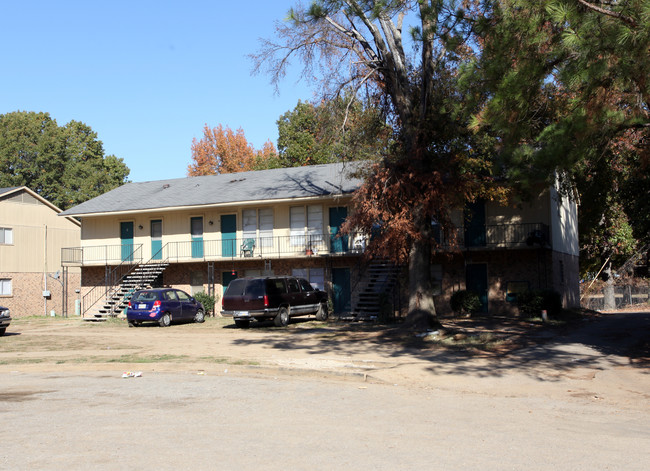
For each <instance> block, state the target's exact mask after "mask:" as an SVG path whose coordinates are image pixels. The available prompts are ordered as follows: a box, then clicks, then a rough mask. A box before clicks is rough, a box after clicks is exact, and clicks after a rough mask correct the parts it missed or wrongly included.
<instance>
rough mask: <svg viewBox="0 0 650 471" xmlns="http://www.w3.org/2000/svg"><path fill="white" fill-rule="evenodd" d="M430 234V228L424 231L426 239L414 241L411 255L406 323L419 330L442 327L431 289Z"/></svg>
mask: <svg viewBox="0 0 650 471" xmlns="http://www.w3.org/2000/svg"><path fill="white" fill-rule="evenodd" d="M430 225H431V224H428V226H430ZM429 232H430V230H429V228H428V227H425V228H424V229H423V234H425V237H424V238H423V239H421V240H416V241H414V243H413V245H412V246H411V252H410V253H409V311H408V315H407V318H406V323H407V325H409V326H412V327H414V328H417V329H428V328H437V327H440V322H439V321H438V317H437V315H436V306H435V305H434V302H433V289H432V287H431V241H430V239H429V238H428V237H427V235H428V234H429Z"/></svg>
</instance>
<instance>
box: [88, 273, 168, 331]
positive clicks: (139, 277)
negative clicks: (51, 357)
mask: <svg viewBox="0 0 650 471" xmlns="http://www.w3.org/2000/svg"><path fill="white" fill-rule="evenodd" d="M168 265H169V264H168V263H147V264H143V265H139V266H138V267H136V268H135V269H134V270H133V271H131V272H130V273H128V274H127V275H126V276H125V277H124V278H122V280H121V281H120V284H119V285H118V286H116V287H115V288H114V289H112V290H110V291H109V294H108V295H107V297H106V299H105V300H104V304H103V305H102V306H101V307H100V308H99V309H98V310H97V311H96V312H94V313H92V314H90V317H85V319H86V320H91V321H98V320H100V321H101V320H106V318H108V317H115V316H117V315H119V314H121V313H122V312H124V309H126V307H127V306H128V304H129V301H130V300H131V296H132V295H133V293H134V292H135V291H137V290H139V289H143V288H146V287H147V286H150V285H151V283H152V282H153V281H154V280H155V279H156V278H158V277H159V276H160V274H161V273H162V272H164V271H165V269H166V268H167V266H168Z"/></svg>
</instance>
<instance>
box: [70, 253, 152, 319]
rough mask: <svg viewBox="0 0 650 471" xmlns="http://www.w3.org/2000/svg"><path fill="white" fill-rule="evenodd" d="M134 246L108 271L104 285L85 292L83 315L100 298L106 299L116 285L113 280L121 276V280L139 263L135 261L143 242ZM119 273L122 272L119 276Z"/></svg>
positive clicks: (82, 307)
mask: <svg viewBox="0 0 650 471" xmlns="http://www.w3.org/2000/svg"><path fill="white" fill-rule="evenodd" d="M134 247H135V248H134V249H133V250H132V251H131V253H130V254H129V255H128V256H126V257H124V260H122V263H120V264H119V265H118V266H116V267H115V268H113V269H112V270H110V271H109V272H108V274H107V275H106V276H105V279H104V285H98V286H95V287H94V288H92V289H91V290H90V291H88V292H87V293H86V294H84V296H83V297H82V298H81V313H82V316H83V315H85V314H86V313H87V312H88V311H89V310H90V309H91V308H92V307H93V306H94V305H95V304H97V302H98V301H99V300H100V299H102V298H103V299H106V298H107V297H108V296H109V294H110V292H111V290H112V289H113V287H114V286H115V282H114V281H113V280H115V279H118V278H119V280H120V281H121V280H122V279H123V278H124V277H125V276H126V275H127V274H128V273H130V272H131V271H133V269H134V268H135V267H137V266H138V265H139V262H135V260H136V259H137V258H136V254H137V252H140V251H141V250H142V244H137V245H135V246H134ZM140 259H142V255H140ZM122 271H124V273H121V272H122ZM118 273H121V274H120V275H119V276H118ZM118 283H119V282H118Z"/></svg>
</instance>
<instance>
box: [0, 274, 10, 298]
mask: <svg viewBox="0 0 650 471" xmlns="http://www.w3.org/2000/svg"><path fill="white" fill-rule="evenodd" d="M0 296H11V280H10V279H7V278H3V279H0Z"/></svg>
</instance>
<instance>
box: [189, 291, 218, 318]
mask: <svg viewBox="0 0 650 471" xmlns="http://www.w3.org/2000/svg"><path fill="white" fill-rule="evenodd" d="M194 299H196V300H197V301H198V302H200V303H201V304H203V309H205V313H206V314H214V306H215V304H217V300H218V299H217V297H215V296H210V295H209V294H208V293H206V292H204V291H201V292H199V293H196V294H195V295H194Z"/></svg>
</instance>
